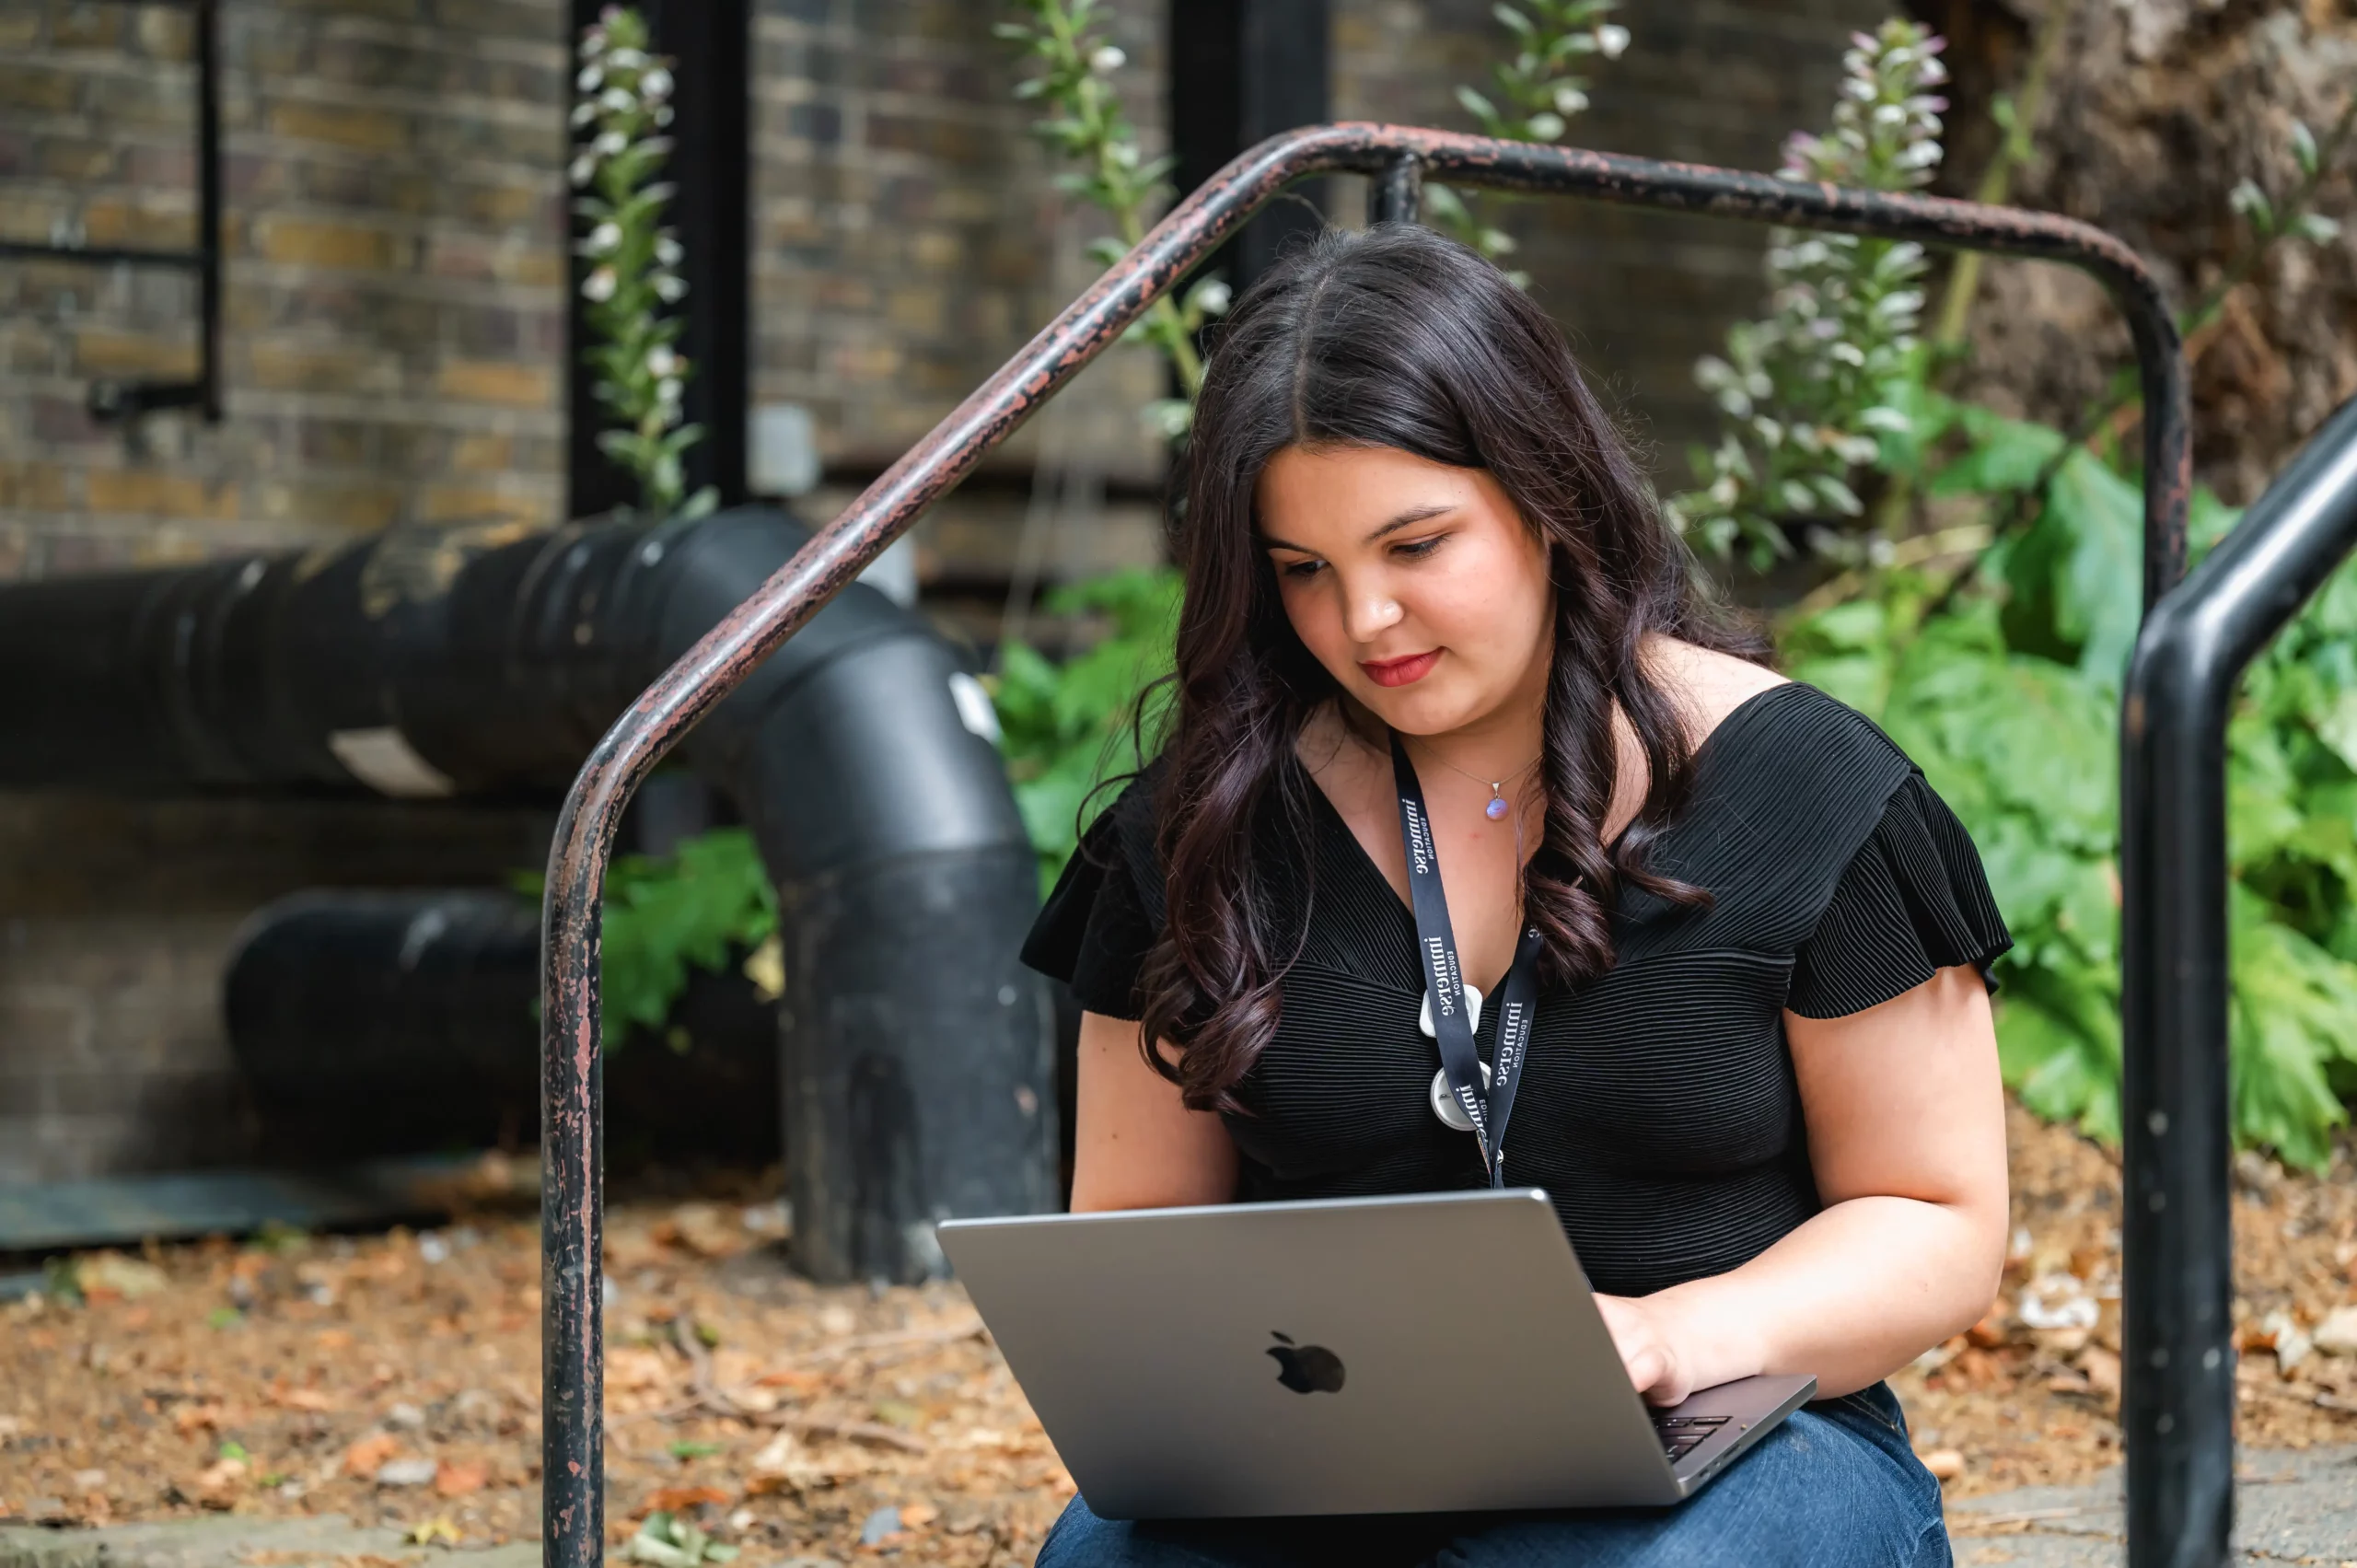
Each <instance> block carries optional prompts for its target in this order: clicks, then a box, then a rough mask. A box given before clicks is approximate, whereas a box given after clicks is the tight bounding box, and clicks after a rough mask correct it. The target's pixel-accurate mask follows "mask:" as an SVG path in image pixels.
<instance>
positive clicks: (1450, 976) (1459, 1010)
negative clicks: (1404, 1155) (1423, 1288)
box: [1391, 733, 1539, 1187]
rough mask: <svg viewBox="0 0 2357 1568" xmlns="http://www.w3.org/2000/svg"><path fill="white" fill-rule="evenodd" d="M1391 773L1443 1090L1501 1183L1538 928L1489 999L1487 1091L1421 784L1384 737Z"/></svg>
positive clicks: (1396, 743) (1532, 990)
mask: <svg viewBox="0 0 2357 1568" xmlns="http://www.w3.org/2000/svg"><path fill="white" fill-rule="evenodd" d="M1391 776H1392V780H1393V782H1394V784H1396V785H1397V787H1398V789H1399V837H1400V841H1401V842H1402V843H1403V844H1404V845H1405V846H1406V848H1407V852H1408V894H1409V900H1408V901H1409V903H1410V905H1411V907H1412V908H1413V910H1414V911H1415V915H1416V950H1417V952H1418V953H1419V955H1420V956H1421V957H1422V960H1423V968H1424V984H1425V986H1426V987H1427V988H1428V991H1429V994H1430V996H1431V999H1432V1015H1433V1040H1434V1043H1435V1044H1437V1045H1438V1046H1439V1047H1440V1064H1441V1070H1442V1072H1444V1073H1446V1074H1447V1076H1448V1090H1449V1093H1450V1094H1451V1095H1453V1096H1454V1097H1456V1099H1457V1105H1458V1106H1459V1107H1461V1108H1462V1109H1463V1110H1464V1112H1465V1115H1466V1118H1467V1119H1468V1120H1469V1121H1471V1122H1472V1123H1473V1136H1474V1139H1475V1141H1476V1143H1477V1144H1479V1146H1480V1151H1481V1163H1482V1164H1483V1165H1484V1166H1486V1167H1488V1168H1489V1172H1490V1185H1491V1186H1492V1187H1503V1186H1504V1185H1505V1179H1506V1177H1505V1171H1506V1167H1505V1134H1506V1121H1507V1119H1508V1118H1510V1117H1512V1116H1513V1115H1514V1091H1515V1085H1517V1084H1519V1083H1520V1082H1521V1081H1522V1064H1523V1062H1524V1060H1525V1058H1527V1056H1528V1055H1529V1051H1530V1025H1531V1020H1532V1018H1533V1017H1534V1016H1536V1015H1537V1013H1538V948H1539V937H1538V927H1537V926H1527V927H1525V928H1524V930H1523V933H1522V940H1521V941H1520V942H1519V943H1517V944H1515V950H1514V964H1513V966H1512V967H1511V968H1509V969H1508V970H1506V978H1505V982H1504V984H1502V985H1501V986H1499V987H1498V994H1497V996H1496V997H1495V998H1494V1000H1493V1005H1494V1007H1495V1009H1496V1013H1495V1016H1496V1017H1497V1020H1498V1050H1497V1064H1496V1065H1495V1067H1493V1068H1492V1081H1491V1083H1490V1084H1489V1085H1488V1086H1487V1087H1486V1089H1485V1087H1484V1086H1483V1085H1482V1082H1481V1058H1480V1053H1479V1052H1477V1051H1475V1050H1474V1049H1473V1020H1472V1018H1471V1016H1469V1014H1468V1013H1467V1011H1466V1006H1465V976H1464V975H1463V974H1462V973H1461V972H1459V970H1458V967H1457V932H1456V929H1455V928H1454V927H1453V926H1451V925H1450V924H1449V921H1448V895H1447V894H1446V892H1445V891H1443V890H1442V888H1441V883H1440V859H1439V857H1438V856H1437V855H1436V854H1434V851H1433V834H1432V813H1431V812H1430V811H1428V810H1426V809H1425V807H1424V790H1423V786H1422V784H1418V783H1417V782H1416V768H1415V764H1414V763H1412V762H1411V761H1408V749H1407V748H1406V747H1405V746H1404V745H1402V744H1401V743H1400V740H1399V735H1398V734H1397V733H1394V734H1393V736H1392V737H1391Z"/></svg>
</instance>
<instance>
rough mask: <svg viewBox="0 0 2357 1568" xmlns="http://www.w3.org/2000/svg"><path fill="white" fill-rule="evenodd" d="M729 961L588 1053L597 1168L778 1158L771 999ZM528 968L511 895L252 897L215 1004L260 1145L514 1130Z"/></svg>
mask: <svg viewBox="0 0 2357 1568" xmlns="http://www.w3.org/2000/svg"><path fill="white" fill-rule="evenodd" d="M734 957H736V958H737V959H739V960H740V962H737V963H731V964H728V965H726V966H724V967H723V968H722V969H720V970H716V971H714V970H702V969H691V970H689V971H688V983H687V988H686V989H685V990H684V991H683V992H682V993H680V995H679V999H678V1001H676V1002H675V1003H674V1004H673V1005H672V1007H671V1011H670V1014H669V1016H668V1017H667V1018H666V1019H665V1020H664V1027H663V1028H657V1029H637V1028H633V1029H632V1030H630V1031H629V1043H628V1047H627V1049H625V1050H622V1051H617V1052H615V1053H614V1055H613V1056H612V1057H611V1058H610V1059H609V1060H608V1062H607V1063H606V1088H607V1092H608V1096H609V1099H610V1104H611V1106H612V1108H613V1112H614V1116H613V1121H612V1124H611V1125H610V1127H609V1128H608V1129H607V1132H608V1133H609V1137H608V1140H607V1153H608V1156H609V1160H610V1163H611V1164H613V1165H614V1166H616V1167H623V1168H637V1167H643V1166H645V1165H647V1164H649V1163H655V1162H660V1163H662V1164H665V1165H669V1166H675V1167H678V1166H688V1167H692V1166H700V1165H728V1166H733V1167H737V1168H740V1169H742V1168H752V1169H760V1168H761V1167H765V1166H769V1165H773V1164H775V1163H776V1161H777V1159H778V1156H779V1153H780V1150H779V1145H778V1095H779V1086H778V1077H777V1070H778V1060H777V1058H778V1049H777V1009H776V1008H775V1007H774V1006H772V1005H770V1004H769V1003H768V1002H765V1001H764V1000H763V999H762V997H761V992H760V991H759V989H758V988H756V986H755V985H754V983H753V981H750V980H749V979H748V978H746V976H745V975H744V973H743V972H742V968H741V959H742V958H743V957H744V955H743V954H741V953H739V954H737V955H734ZM539 989H540V914H539V912H538V911H537V910H536V909H534V908H533V906H532V904H531V903H530V901H529V900H527V899H525V898H524V897H523V896H522V895H520V894H517V893H513V892H507V891H503V890H498V889H485V888H455V889H342V888H339V889H319V890H314V891H309V892H302V893H296V894H292V895H290V896H288V897H286V898H283V899H279V900H275V901H274V902H272V903H270V904H267V905H265V906H264V907H263V908H261V909H260V910H258V911H256V912H255V913H254V914H253V916H252V918H251V919H250V920H248V921H247V922H246V924H245V927H244V929H243V930H242V931H240V932H239V934H238V939H237V941H236V942H235V943H234V944H232V950H231V954H230V958H229V962H228V965H227V967H226V970H225V971H224V972H223V975H222V980H221V1013H222V1022H223V1023H224V1024H225V1025H226V1028H227V1032H228V1036H229V1048H230V1051H231V1052H232V1053H233V1054H234V1055H235V1057H236V1059H237V1063H238V1077H239V1078H240V1079H241V1080H242V1081H243V1083H244V1086H245V1090H246V1094H247V1097H248V1098H249V1100H250V1104H251V1107H252V1109H253V1110H254V1112H255V1113H256V1120H257V1121H258V1122H259V1132H260V1140H259V1142H260V1147H259V1150H258V1153H259V1154H260V1156H261V1159H262V1160H263V1161H264V1162H265V1163H266V1164H268V1165H271V1166H273V1167H287V1166H294V1167H322V1166H343V1165H348V1164H350V1163H351V1162H352V1161H354V1160H362V1159H381V1158H389V1157H395V1156H413V1155H421V1154H433V1153H444V1152H447V1151H448V1150H450V1149H452V1148H467V1149H481V1148H506V1149H512V1148H514V1147H516V1146H517V1144H528V1143H529V1142H531V1140H532V1136H533V1130H534V1129H535V1128H536V1127H537V1126H539V1124H540V1074H539V1073H538V1072H537V1071H535V1070H534V1066H533V1058H534V1056H535V1055H536V1054H537V1053H538V1051H539V1045H540V1026H539V1025H538V1023H537V1022H535V1021H534V1019H533V1016H532V999H533V997H534V996H535V995H536V994H537V993H538V992H539ZM618 1032H619V1031H618ZM355 1112H359V1113H361V1114H355Z"/></svg>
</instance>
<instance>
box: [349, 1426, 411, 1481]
mask: <svg viewBox="0 0 2357 1568" xmlns="http://www.w3.org/2000/svg"><path fill="white" fill-rule="evenodd" d="M400 1452H401V1439H400V1438H398V1437H395V1436H394V1435H392V1434H390V1433H388V1432H379V1433H376V1434H372V1435H370V1436H367V1437H363V1438H362V1439H361V1440H360V1441H359V1442H357V1443H354V1445H353V1446H351V1447H349V1448H346V1449H345V1450H344V1451H343V1473H344V1474H346V1475H354V1476H372V1475H375V1474H376V1473H377V1468H378V1467H379V1466H381V1465H383V1464H384V1462H385V1461H386V1460H388V1459H389V1458H392V1457H393V1456H394V1455H395V1454H398V1453H400Z"/></svg>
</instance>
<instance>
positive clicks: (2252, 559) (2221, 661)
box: [2119, 402, 2357, 1568]
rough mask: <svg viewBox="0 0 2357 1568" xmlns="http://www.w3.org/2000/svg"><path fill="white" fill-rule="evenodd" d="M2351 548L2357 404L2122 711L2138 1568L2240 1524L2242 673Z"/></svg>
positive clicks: (2146, 661) (2208, 569) (2255, 512)
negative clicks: (2229, 853)
mask: <svg viewBox="0 0 2357 1568" xmlns="http://www.w3.org/2000/svg"><path fill="white" fill-rule="evenodd" d="M2352 545H2357V402H2351V403H2350V404H2349V405H2347V406H2345V407H2343V408H2342V409H2341V411H2340V412H2339V413H2337V414H2335V415H2334V416H2333V418H2332V419H2331V421H2330V422H2329V423H2328V424H2326V426H2325V427H2324V429H2323V431H2322V432H2321V433H2320V434H2318V435H2317V436H2315V437H2314V438H2313V439H2312V440H2311V441H2310V442H2309V443H2308V446H2307V447H2306V448H2305V450H2303V451H2302V452H2301V454H2300V456H2299V458H2298V459H2296V460H2295V461H2294V462H2293V465H2292V466H2291V467H2290V468H2289V469H2287V470H2284V472H2283V475H2282V477H2281V478H2280V479H2278V480H2277V481H2276V482H2275V483H2274V484H2273V485H2271V486H2270V487H2269V489H2268V492H2267V494H2265V495H2263V496H2261V497H2260V498H2259V500H2258V503H2257V505H2253V506H2252V507H2251V509H2250V512H2249V514H2248V515H2247V517H2245V518H2244V520H2243V522H2242V523H2241V525H2240V526H2239V527H2237V528H2235V531H2234V533H2233V535H2232V536H2231V537H2229V538H2228V539H2227V540H2225V541H2224V542H2223V543H2222V544H2220V545H2219V546H2218V547H2217V549H2216V550H2215V551H2213V552H2212V554H2211V556H2210V558H2209V559H2208V560H2207V561H2204V562H2203V563H2202V564H2201V569H2200V571H2198V572H2196V573H2195V574H2194V575H2193V576H2192V577H2190V578H2189V579H2188V580H2187V581H2186V582H2185V584H2184V585H2183V586H2182V587H2178V588H2177V589H2176V590H2174V591H2173V592H2171V593H2169V594H2167V595H2166V596H2165V597H2164V598H2162V599H2161V601H2160V603H2159V604H2158V605H2156V606H2155V607H2154V610H2153V611H2152V613H2151V615H2150V616H2148V617H2147V618H2146V620H2145V623H2144V628H2143V631H2142V634H2141V635H2140V637H2139V638H2138V640H2137V646H2136V655H2135V658H2134V660H2133V661H2132V662H2131V665H2130V667H2129V674H2128V684H2127V698H2126V701H2125V702H2124V703H2122V705H2121V714H2120V775H2119V786H2120V867H2119V879H2120V889H2121V893H2120V907H2121V917H2122V928H2121V932H2120V959H2121V971H2122V973H2121V981H2122V992H2121V1003H2122V1006H2121V1025H2122V1032H2123V1041H2124V1046H2125V1049H2124V1051H2123V1052H2122V1055H2123V1067H2124V1073H2123V1078H2122V1084H2121V1096H2120V1121H2121V1127H2122V1132H2123V1138H2124V1142H2125V1144H2126V1164H2127V1174H2128V1180H2127V1188H2128V1191H2127V1202H2126V1210H2127V1212H2126V1214H2124V1215H2123V1216H2122V1219H2121V1225H2120V1229H2121V1233H2122V1242H2123V1245H2124V1248H2125V1258H2124V1260H2123V1261H2124V1270H2125V1289H2124V1291H2123V1295H2124V1297H2125V1300H2124V1301H2123V1303H2122V1306H2123V1308H2124V1313H2123V1316H2124V1321H2123V1323H2122V1325H2121V1326H2122V1330H2123V1335H2122V1344H2123V1348H2124V1350H2125V1353H2126V1362H2127V1365H2126V1369H2125V1376H2123V1377H2122V1378H2121V1396H2120V1412H2119V1419H2120V1425H2121V1427H2122V1429H2123V1430H2124V1431H2125V1432H2126V1434H2127V1439H2128V1561H2129V1565H2130V1568H2216V1565H2219V1564H2223V1563H2224V1562H2226V1561H2227V1559H2228V1552H2229V1550H2230V1548H2229V1538H2230V1536H2231V1534H2232V1532H2233V1528H2234V1441H2235V1344H2234V1275H2233V1259H2234V1251H2233V1248H2234V1236H2233V1222H2234V1193H2233V1188H2232V1183H2231V1182H2230V1180H2229V1177H2228V1169H2229V1167H2228V1161H2229V1157H2230V1156H2231V1152H2232V1148H2233V1138H2234V1100H2233V1097H2232V1094H2231V1085H2230V1081H2229V1076H2228V1072H2227V1040H2228V1032H2229V1028H2228V1025H2229V1018H2228V1008H2229V1005H2230V1002H2231V1000H2232V984H2231V976H2230V974H2229V971H2228V968H2227V957H2228V954H2227V935H2226V934H2227V904H2226V898H2227V891H2228V889H2227V877H2228V872H2227V862H2226V719H2227V714H2228V711H2229V709H2230V708H2231V706H2232V704H2233V702H2234V694H2235V685H2236V683H2237V682H2238V681H2239V679H2241V676H2242V672H2243V669H2244V668H2245V667H2246V666H2247V665H2248V664H2249V663H2250V661H2251V659H2252V658H2253V657H2255V656H2257V655H2258V651H2259V650H2260V649H2261V648H2262V647H2264V646H2266V645H2267V643H2268V642H2269V640H2270V639H2271V638H2272V637H2273V636H2274V635H2275V633H2277V632H2279V631H2281V630H2282V627H2283V625H2284V623H2285V622H2286V621H2290V620H2291V619H2292V617H2293V615H2294V614H2296V613H2297V612H2298V610H2299V608H2300V606H2301V605H2302V604H2303V603H2304V602H2305V600H2306V599H2307V598H2308V596H2309V595H2311V594H2313V593H2314V592H2315V591H2316V588H2317V587H2318V586H2319V585H2321V584H2322V583H2323V581H2324V580H2325V578H2326V577H2327V576H2328V575H2330V573H2331V572H2332V569H2333V568H2334V567H2335V566H2336V565H2338V564H2339V563H2340V561H2341V560H2342V559H2343V558H2344V557H2346V556H2347V555H2348V553H2349V552H2350V549H2351V546H2352Z"/></svg>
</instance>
